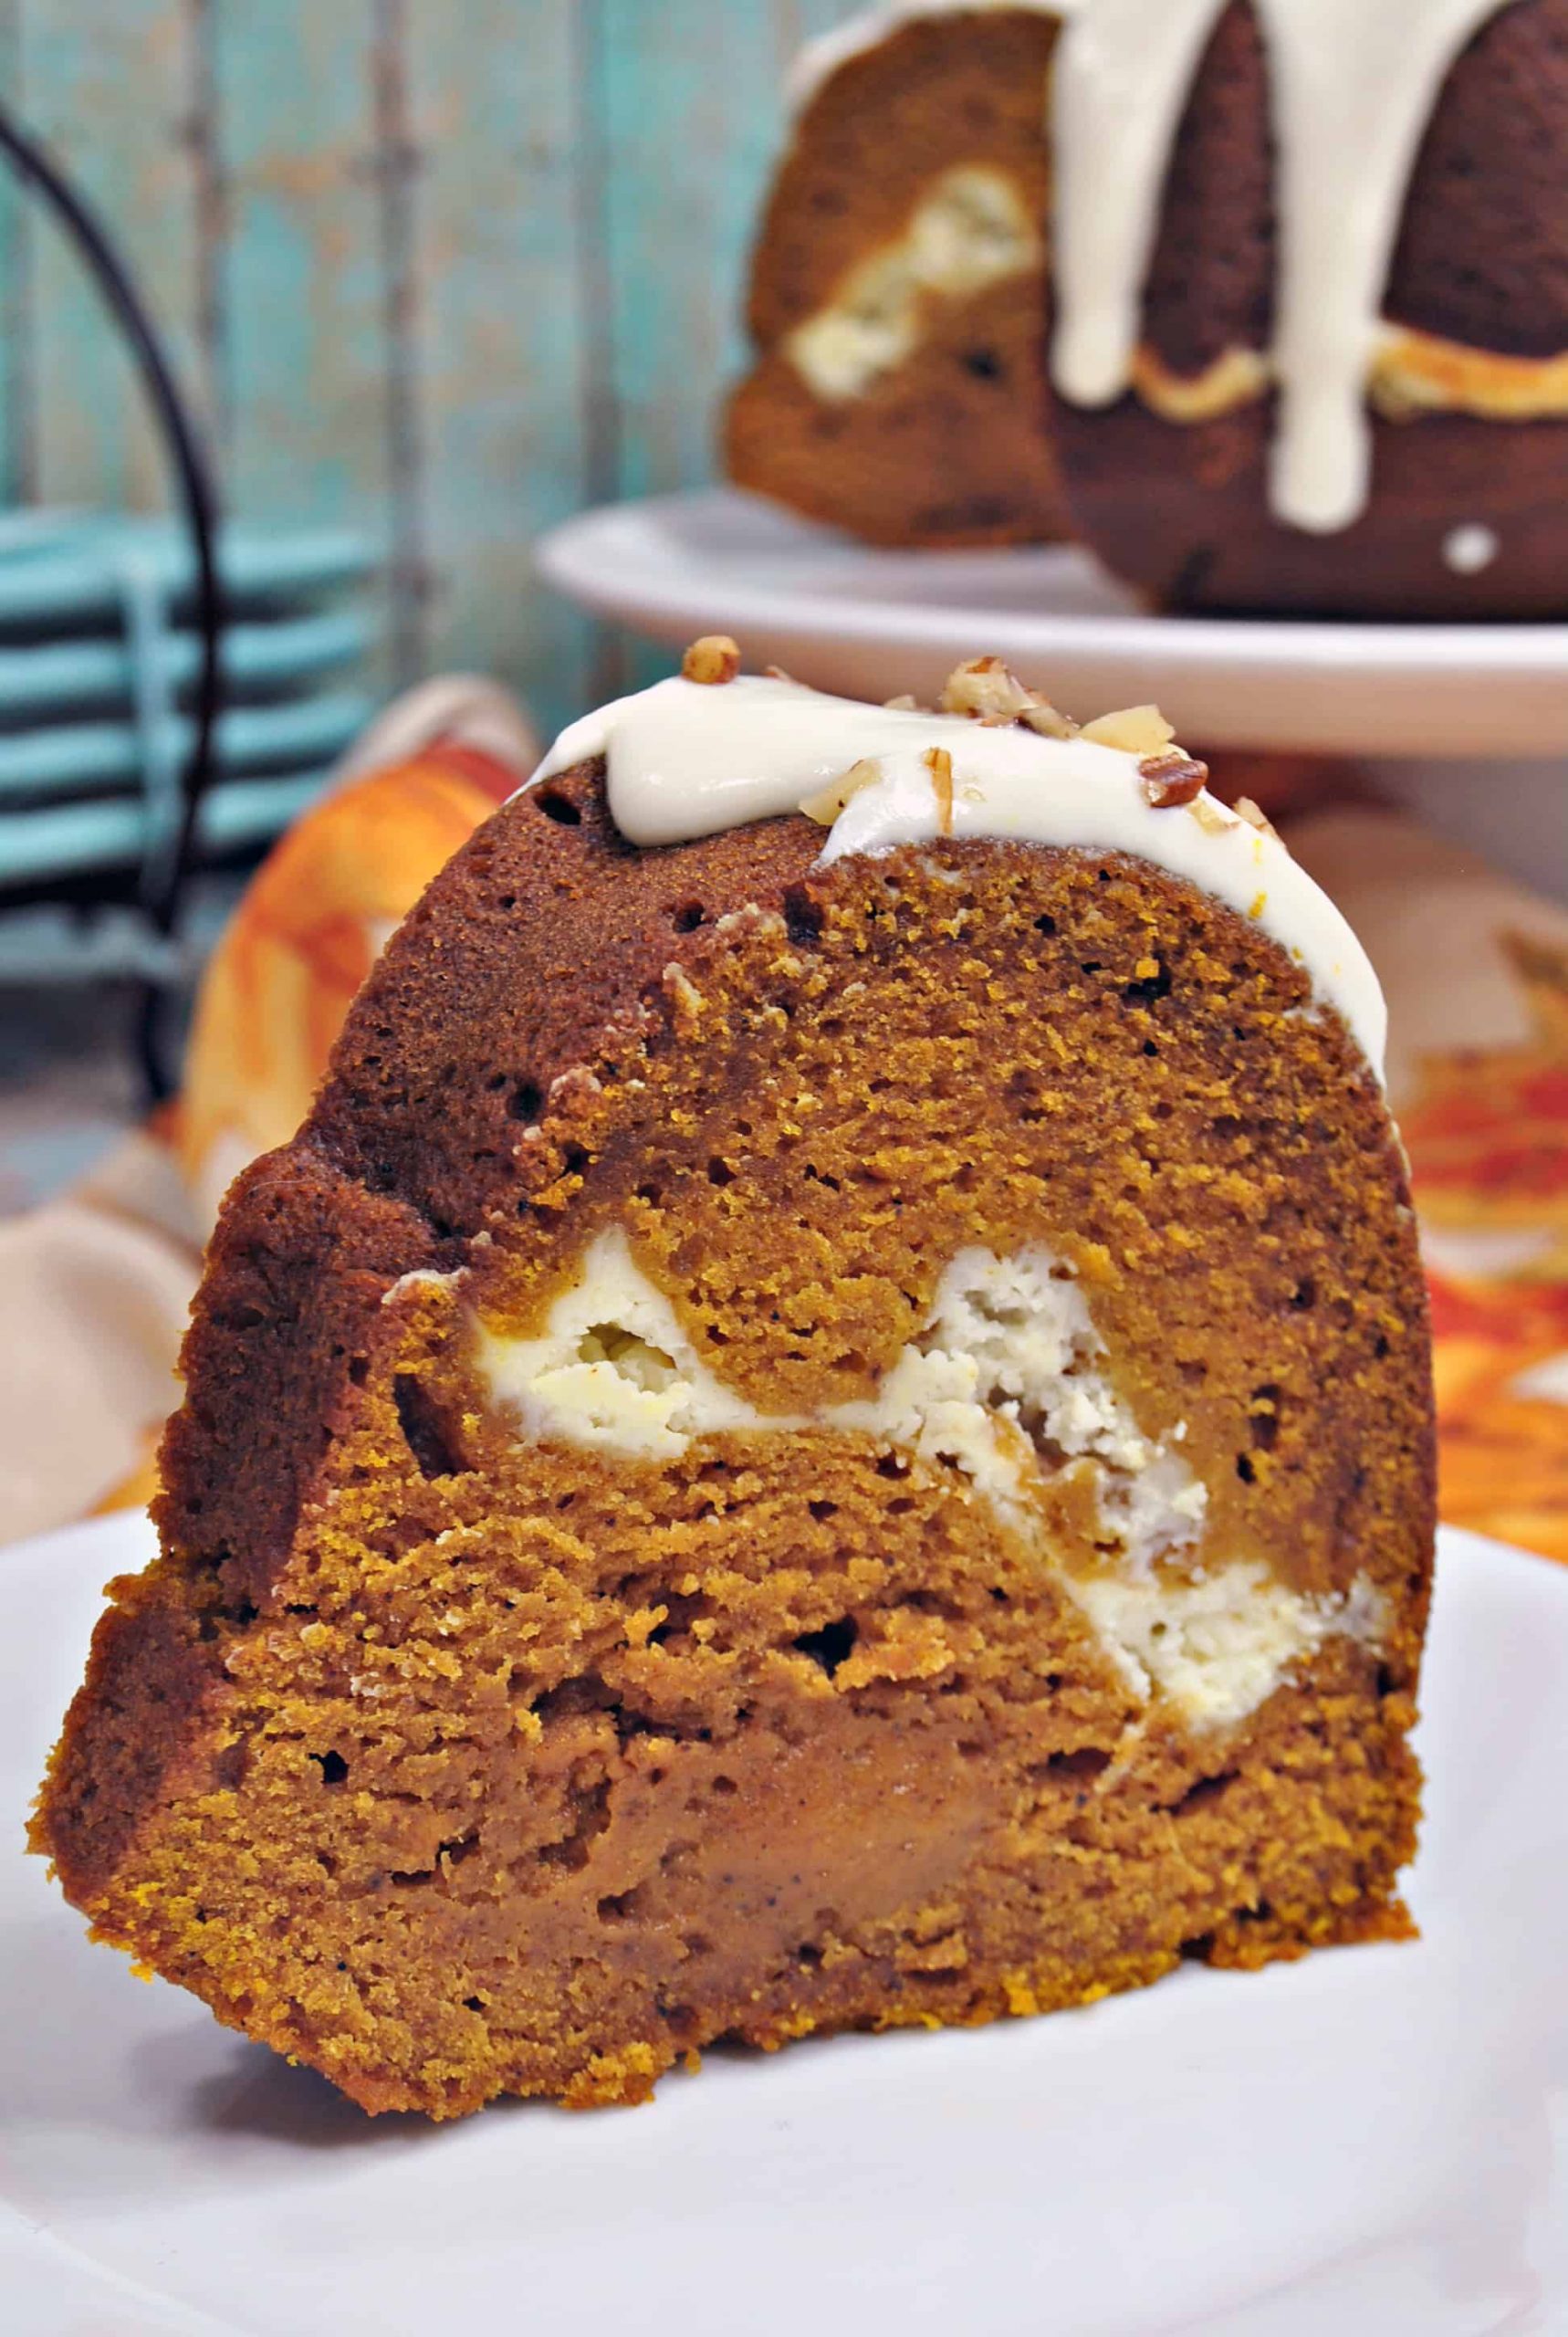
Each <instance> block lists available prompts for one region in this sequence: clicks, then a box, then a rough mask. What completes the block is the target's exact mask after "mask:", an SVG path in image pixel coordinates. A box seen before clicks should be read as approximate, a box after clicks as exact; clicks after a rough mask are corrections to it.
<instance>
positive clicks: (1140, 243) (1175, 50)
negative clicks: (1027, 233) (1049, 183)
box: [1050, 0, 1226, 406]
mask: <svg viewBox="0 0 1568 2337" xmlns="http://www.w3.org/2000/svg"><path fill="white" fill-rule="evenodd" d="M1225 5H1226V0H1159V5H1156V6H1153V7H1151V6H1150V5H1148V0H1090V5H1089V6H1088V7H1086V8H1085V9H1084V11H1083V13H1082V16H1081V17H1080V18H1079V20H1078V21H1077V22H1076V23H1075V24H1074V25H1073V26H1072V27H1071V32H1070V33H1069V34H1067V35H1066V36H1065V37H1063V39H1062V41H1061V45H1060V47H1059V48H1058V50H1057V54H1056V58H1055V62H1054V65H1053V67H1052V70H1051V115H1050V128H1051V161H1052V168H1053V171H1054V173H1055V186H1056V215H1055V219H1054V222H1053V226H1052V239H1051V251H1052V259H1053V264H1054V270H1055V274H1054V290H1055V294H1056V299H1057V304H1058V318H1059V322H1058V325H1057V330H1056V336H1055V341H1054V344H1053V346H1052V349H1051V375H1052V378H1053V380H1054V381H1055V383H1056V386H1057V388H1058V389H1059V390H1060V391H1061V394H1062V396H1063V397H1065V398H1071V401H1072V403H1074V404H1075V405H1090V406H1093V405H1109V404H1111V403H1112V402H1113V400H1114V399H1116V398H1119V397H1120V396H1121V394H1122V393H1123V391H1124V389H1126V387H1127V386H1128V384H1129V383H1130V382H1131V380H1132V375H1133V352H1134V350H1135V349H1136V348H1137V345H1138V335H1139V330H1140V319H1141V315H1142V308H1143V293H1144V278H1145V276H1146V274H1147V272H1148V263H1149V254H1150V251H1151V250H1152V248H1153V246H1154V239H1155V226H1156V225H1157V223H1158V218H1159V206H1160V197H1161V194H1162V193H1163V191H1164V188H1165V180H1166V164H1167V163H1168V162H1169V161H1170V152H1171V147H1172V145H1173V144H1174V142H1175V140H1176V129H1177V125H1178V124H1179V122H1180V121H1181V114H1182V108H1183V106H1184V104H1185V103H1186V92H1187V88H1188V85H1189V83H1190V82H1191V80H1192V78H1193V75H1194V73H1195V72H1196V71H1197V65H1198V60H1199V58H1201V57H1202V55H1203V52H1204V48H1205V47H1206V46H1207V40H1208V36H1209V34H1210V32H1211V31H1212V30H1213V27H1214V25H1215V22H1216V20H1217V18H1218V16H1219V14H1220V12H1221V10H1222V9H1223V8H1224V7H1225Z"/></svg>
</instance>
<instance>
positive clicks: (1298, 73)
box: [1253, 0, 1501, 534]
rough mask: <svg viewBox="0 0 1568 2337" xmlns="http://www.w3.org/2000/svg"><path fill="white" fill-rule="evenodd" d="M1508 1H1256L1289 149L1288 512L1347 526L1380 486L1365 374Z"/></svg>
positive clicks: (1284, 236) (1285, 303) (1283, 143)
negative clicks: (1387, 287) (1433, 168)
mask: <svg viewBox="0 0 1568 2337" xmlns="http://www.w3.org/2000/svg"><path fill="white" fill-rule="evenodd" d="M1500 5H1501V0H1375V5H1368V0H1305V4H1304V5H1303V0H1253V6H1254V7H1255V8H1256V9H1257V11H1258V15H1259V17H1260V22H1261V24H1262V26H1263V37H1264V41H1265V44H1266V46H1267V48H1268V52H1269V65H1270V81H1271V88H1272V102H1273V112H1274V122H1275V138H1276V142H1277V144H1278V147H1279V153H1280V161H1279V166H1278V167H1279V189H1278V205H1279V214H1280V240H1281V254H1280V281H1279V289H1278V294H1277V297H1276V320H1275V328H1274V350H1273V357H1274V369H1275V372H1276V374H1277V375H1278V377H1279V383H1280V413H1279V420H1278V424H1277V429H1276V437H1275V442H1274V450H1273V462H1272V468H1271V473H1270V501H1271V503H1272V506H1273V508H1274V510H1275V512H1276V513H1277V514H1278V516H1279V517H1280V518H1281V519H1284V520H1287V521H1289V522H1290V523H1291V525H1292V526H1294V527H1298V528H1302V529H1311V530H1312V531H1313V532H1314V533H1318V534H1323V533H1330V532H1332V531H1333V530H1334V529H1338V528H1345V527H1348V526H1349V525H1350V523H1351V521H1352V520H1353V519H1356V518H1357V517H1358V516H1359V515H1360V513H1361V511H1362V510H1363V509H1364V507H1365V503H1366V498H1367V494H1368V491H1369V488H1370V486H1371V475H1372V425H1371V422H1370V419H1369V417H1368V414H1367V406H1366V377H1367V373H1368V372H1369V370H1370V368H1371V364H1372V360H1373V357H1374V354H1375V350H1376V345H1377V333H1378V309H1379V305H1380V303H1381V301H1382V299H1383V288H1384V283H1385V278H1386V277H1387V274H1388V263H1389V261H1390V259H1391V258H1392V257H1393V254H1394V245H1395V240H1396V236H1397V235H1398V232H1399V221H1400V215H1401V214H1402V212H1403V210H1404V207H1405V190H1406V185H1407V183H1408V182H1409V177H1410V173H1411V171H1412V169H1413V168H1414V166H1415V162H1416V152H1417V149H1418V148H1419V146H1420V143H1421V137H1422V132H1423V131H1425V129H1426V126H1427V117H1428V116H1429V114H1430V113H1431V110H1432V108H1433V106H1434V104H1435V103H1436V101H1437V92H1438V90H1439V89H1441V88H1442V85H1443V82H1444V79H1445V78H1446V77H1447V74H1448V68H1449V66H1450V65H1451V64H1452V63H1453V61H1454V59H1455V58H1456V57H1457V56H1458V53H1459V51H1460V49H1461V48H1462V47H1464V45H1465V43H1466V41H1467V40H1469V37H1470V35H1471V34H1472V33H1473V32H1474V31H1475V30H1476V29H1477V27H1478V26H1479V25H1481V24H1484V23H1485V21H1486V19H1487V18H1488V17H1489V16H1494V15H1495V14H1496V13H1497V10H1498V8H1499V6H1500Z"/></svg>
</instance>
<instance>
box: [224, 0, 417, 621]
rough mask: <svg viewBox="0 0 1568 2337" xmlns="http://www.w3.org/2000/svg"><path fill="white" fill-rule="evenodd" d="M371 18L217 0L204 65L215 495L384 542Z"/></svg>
mask: <svg viewBox="0 0 1568 2337" xmlns="http://www.w3.org/2000/svg"><path fill="white" fill-rule="evenodd" d="M374 33H375V25H374V19H373V16H372V9H371V0H268V5H267V6H266V7H265V8H258V7H251V6H243V5H240V6H236V5H229V0H223V5H220V6H219V8H218V12H217V17H216V24H215V42H214V79H215V85H216V91H217V102H218V106H219V109H220V112H221V117H222V121H223V124H224V152H225V179H226V209H227V219H228V243H227V257H226V262H225V270H224V278H225V349H226V353H227V354H226V362H227V378H228V383H229V389H230V397H231V400H232V427H231V432H230V442H229V461H228V465H227V477H228V486H229V496H230V500H231V502H232V504H233V505H234V507H235V509H236V510H238V511H240V512H243V513H245V514H246V515H247V516H249V517H251V518H267V519H277V520H278V521H279V522H299V521H311V520H315V521H327V522H330V523H338V522H342V523H345V524H348V525H351V526H354V527H358V528H361V529H364V530H365V532H366V533H367V535H368V536H369V537H370V538H371V540H372V541H373V542H375V543H376V544H378V545H379V546H382V547H385V546H386V545H387V544H388V541H389V537H390V517H391V507H390V497H389V475H388V459H387V443H386V424H385V382H386V370H385V356H386V351H385V330H384V298H385V292H384V270H383V254H382V236H381V222H380V211H379V196H378V185H377V179H376V171H375V163H376V126H375V100H374V91H373V86H372V58H373V44H374ZM388 613H389V614H390V603H389V604H388Z"/></svg>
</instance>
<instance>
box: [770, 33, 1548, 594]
mask: <svg viewBox="0 0 1568 2337" xmlns="http://www.w3.org/2000/svg"><path fill="white" fill-rule="evenodd" d="M794 93H795V96H796V99H797V104H798V110H797V116H796V121H795V124H794V130H793V134H792V137H791V141H790V144H789V152H788V153H787V154H786V156H785V158H784V161H783V162H782V164H781V166H780V169H779V175H778V177H777V180H776V182H775V183H774V186H773V189H772V192H771V194H770V196H769V199H768V205H767V210H766V214H765V216H764V219H763V224H762V227H761V232H760V235H759V236H758V246H757V251H756V255H755V259H754V263H753V272H752V279H751V295H750V309H749V318H750V326H751V332H752V338H753V341H754V342H755V345H756V350H757V362H756V365H755V368H754V370H753V372H752V373H751V374H750V376H749V377H748V378H747V380H746V381H745V382H744V383H742V384H741V386H740V387H739V389H738V390H737V393H736V394H735V396H734V398H733V400H732V402H731V404H730V407H729V412H728V416H727V424H726V435H727V462H728V466H729V470H730V474H731V476H732V477H734V478H735V479H736V480H737V482H738V483H739V484H740V485H741V486H744V487H752V488H754V489H756V490H757V491H758V492H759V493H761V494H765V495H768V496H771V497H773V498H776V499H777V500H779V501H780V502H783V503H786V504H789V506H791V507H792V508H795V509H797V510H800V511H802V512H805V513H807V514H808V515H810V517H812V518H816V519H825V520H828V521H831V522H832V523H834V524H837V525H839V526H843V527H847V528H850V529H853V530H855V531H857V532H858V533H860V534H862V535H864V536H866V537H868V538H870V539H871V540H873V541H876V542H880V543H915V544H933V545H940V544H949V543H956V542H970V543H975V542H991V541H1019V540H1030V539H1049V538H1051V537H1053V536H1057V535H1061V534H1064V533H1071V534H1076V535H1077V536H1079V537H1080V538H1081V539H1082V541H1083V542H1084V543H1085V544H1087V545H1088V546H1089V547H1090V548H1091V549H1092V550H1094V551H1095V552H1097V553H1098V554H1099V555H1100V557H1101V558H1102V559H1103V561H1105V563H1106V564H1107V565H1108V566H1109V567H1110V568H1111V569H1112V570H1113V571H1115V572H1116V573H1117V574H1118V575H1119V576H1121V577H1123V578H1124V579H1125V580H1126V581H1128V582H1131V583H1133V584H1134V585H1136V586H1137V587H1139V588H1140V590H1141V591H1142V592H1144V593H1145V595H1147V596H1148V597H1149V598H1150V599H1151V600H1153V601H1154V602H1155V603H1158V604H1160V605H1163V606H1167V607H1172V608H1182V609H1206V610H1221V611H1223V610H1234V611H1239V612H1248V613H1295V614H1302V613H1305V614H1322V615H1391V616H1398V617H1412V616H1414V617H1433V618H1444V617H1447V618H1462V617H1535V618H1542V617H1556V616H1562V615H1563V614H1564V613H1568V201H1565V189H1568V0H1375V5H1367V0H1004V5H983V0H972V4H971V5H961V0H899V4H898V5H894V6H892V7H888V8H883V9H880V10H878V11H876V12H875V13H873V14H872V15H870V16H866V17H864V18H860V19H856V20H855V21H854V22H853V23H852V24H851V25H849V26H845V27H843V28H841V29H840V30H839V31H837V32H834V33H832V34H830V35H828V36H827V37H825V38H823V39H822V40H821V41H818V42H816V43H814V44H812V45H811V47H810V48H809V49H808V50H807V51H806V53H805V54H804V56H803V57H802V59H801V61H800V69H799V71H798V73H797V76H796V80H795V92H794Z"/></svg>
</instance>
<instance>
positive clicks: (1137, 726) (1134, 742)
mask: <svg viewBox="0 0 1568 2337" xmlns="http://www.w3.org/2000/svg"><path fill="white" fill-rule="evenodd" d="M1083 736H1084V737H1085V738H1086V739H1092V741H1093V743H1094V744H1095V746H1097V747H1119V748H1120V749H1121V750H1122V752H1123V753H1124V754H1125V755H1157V754H1159V753H1160V751H1161V750H1162V749H1164V748H1166V747H1168V746H1169V745H1170V743H1171V740H1172V739H1174V738H1175V736H1176V732H1175V731H1174V730H1173V729H1172V728H1171V726H1170V724H1169V723H1168V722H1167V721H1166V718H1165V716H1164V715H1163V714H1162V713H1161V712H1160V709H1159V707H1157V706H1124V707H1118V708H1117V709H1116V711H1115V712H1114V713H1113V714H1097V715H1096V716H1095V718H1094V719H1093V721H1092V722H1086V723H1085V724H1084V725H1083Z"/></svg>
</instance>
